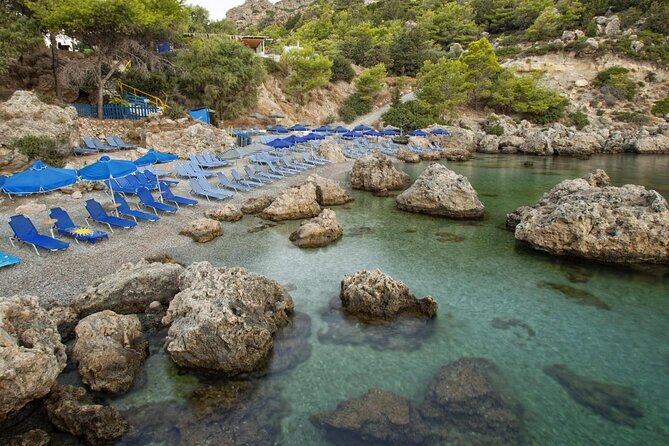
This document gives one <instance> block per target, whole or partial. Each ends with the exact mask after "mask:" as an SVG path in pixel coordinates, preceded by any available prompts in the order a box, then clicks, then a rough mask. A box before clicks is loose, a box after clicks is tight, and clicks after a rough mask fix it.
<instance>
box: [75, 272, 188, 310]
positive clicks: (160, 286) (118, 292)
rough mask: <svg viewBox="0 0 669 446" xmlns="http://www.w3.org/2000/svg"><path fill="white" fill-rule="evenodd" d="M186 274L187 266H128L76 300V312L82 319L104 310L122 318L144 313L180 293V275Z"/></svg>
mask: <svg viewBox="0 0 669 446" xmlns="http://www.w3.org/2000/svg"><path fill="white" fill-rule="evenodd" d="M183 270H184V268H183V266H181V265H178V264H176V263H158V262H148V261H146V260H140V261H139V262H137V263H135V264H133V263H126V264H124V265H122V266H121V268H120V269H119V270H118V271H117V272H115V273H114V274H110V275H109V276H106V277H103V278H102V279H101V280H100V282H99V283H97V284H96V285H95V286H92V287H89V288H88V289H87V290H86V291H85V292H84V293H82V294H80V295H79V296H77V297H75V298H74V300H73V302H72V308H74V309H75V310H76V311H77V312H78V313H79V316H80V317H85V316H88V315H89V314H93V313H97V312H100V311H103V310H112V311H114V312H115V313H118V314H136V313H143V312H144V310H146V308H148V306H149V305H150V304H151V302H153V301H158V302H160V303H162V304H167V303H168V302H169V301H170V300H171V299H172V298H173V297H174V295H175V294H177V293H178V292H179V275H180V274H181V273H182V271H183Z"/></svg>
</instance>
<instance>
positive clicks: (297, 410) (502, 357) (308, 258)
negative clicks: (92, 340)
mask: <svg viewBox="0 0 669 446" xmlns="http://www.w3.org/2000/svg"><path fill="white" fill-rule="evenodd" d="M526 160H528V161H531V162H532V163H534V166H533V167H523V161H526ZM426 166H427V164H425V163H422V164H419V165H405V166H404V168H406V170H407V172H409V173H410V174H411V176H412V177H413V178H415V177H416V176H417V175H418V174H419V173H420V172H421V171H422V170H423V169H424V168H425V167H426ZM448 166H449V168H451V169H453V170H455V171H456V172H458V173H461V174H464V175H466V176H467V177H468V178H469V179H470V181H471V183H472V184H473V185H474V187H475V188H476V189H477V190H478V192H479V194H480V196H481V200H482V201H483V202H484V204H485V205H486V210H487V214H486V218H485V220H484V221H481V222H471V223H468V222H460V221H450V220H445V219H438V218H432V217H428V216H421V215H417V214H410V213H404V212H400V211H398V210H396V209H395V206H394V198H392V197H389V198H379V197H374V196H373V195H371V194H369V193H363V192H357V191H355V192H353V195H354V197H355V199H356V201H355V202H354V203H351V204H350V205H347V206H344V207H336V208H335V211H336V212H337V216H338V219H339V221H340V222H341V223H342V225H343V226H344V228H345V236H344V237H343V238H342V239H341V240H340V241H339V242H338V243H336V244H335V245H333V246H330V247H327V248H323V249H317V250H300V249H298V248H295V247H294V246H293V245H292V244H291V243H290V242H289V241H288V235H289V234H290V233H291V232H292V231H293V230H294V229H295V228H296V227H297V226H298V225H299V222H288V223H284V224H280V225H278V226H276V227H273V228H269V229H266V230H264V231H261V232H258V233H255V234H248V230H249V229H251V228H253V227H256V226H258V225H259V224H260V223H261V221H260V220H259V219H256V218H248V217H246V218H245V219H244V220H242V221H241V222H239V223H235V224H228V225H226V226H225V230H226V234H225V235H224V237H222V238H221V239H219V240H218V241H217V242H213V243H210V244H208V245H205V246H203V247H201V248H200V247H198V249H197V250H192V251H188V252H176V253H173V255H174V256H175V257H176V258H177V259H178V260H180V261H183V262H185V263H189V262H191V261H195V260H208V261H210V262H212V263H213V264H215V265H230V266H233V265H234V266H242V267H245V268H247V269H249V270H252V271H256V272H259V273H262V274H265V275H267V276H269V277H271V278H274V279H276V280H278V281H279V282H281V283H283V284H284V285H287V286H288V288H289V290H290V293H291V295H292V296H293V299H294V300H295V307H296V309H297V310H299V311H301V312H303V313H306V314H308V315H309V316H311V322H312V326H311V334H310V336H309V343H310V344H311V355H310V356H309V358H308V359H307V360H306V361H305V362H303V363H301V364H299V365H298V366H297V367H296V368H294V369H292V370H288V371H286V372H283V373H279V374H275V375H270V376H268V377H265V378H262V379H261V381H262V383H261V385H262V387H263V388H266V389H268V388H271V389H275V390H277V391H278V392H280V395H281V397H282V399H283V400H285V403H286V405H285V406H282V408H281V412H282V415H285V416H283V418H282V420H281V425H280V428H281V433H280V437H279V441H280V443H281V444H286V445H294V444H326V441H325V437H324V436H323V434H322V433H321V432H320V431H318V430H317V429H315V428H314V427H313V426H312V425H311V423H310V422H309V416H310V415H313V414H315V413H318V412H321V411H324V410H331V409H333V408H334V407H335V406H336V404H337V403H338V402H340V401H342V400H344V399H349V398H355V397H358V396H360V395H362V394H364V393H366V392H367V390H368V389H369V388H372V387H378V388H382V389H387V390H391V391H394V392H396V393H399V394H401V395H404V396H407V397H410V398H414V399H416V400H418V399H420V398H421V397H422V393H423V391H424V388H425V386H426V384H427V383H428V382H429V380H430V379H431V377H432V375H433V374H434V373H435V372H436V370H437V369H438V368H439V367H440V366H441V365H443V364H445V363H447V362H449V361H452V360H456V359H458V358H460V357H463V356H479V357H485V358H489V359H491V360H492V361H494V362H495V363H496V364H497V365H498V366H499V368H500V369H501V371H502V373H503V374H504V375H505V376H506V377H507V378H508V380H509V381H510V384H511V386H512V387H513V389H514V391H515V393H516V395H517V396H518V398H519V399H520V401H521V403H522V404H523V406H524V435H525V438H526V440H527V443H528V444H536V445H546V444H561V445H639V444H644V445H661V444H666V439H667V438H669V410H668V409H669V342H668V341H669V330H668V329H669V278H668V277H667V275H662V274H658V273H657V272H656V271H655V272H653V273H648V272H635V271H632V270H629V269H622V268H617V267H609V266H600V265H595V264H591V263H580V262H575V261H572V260H565V259H556V258H552V257H549V256H546V255H542V254H538V253H535V252H532V251H529V250H527V249H526V248H523V247H519V246H517V244H516V243H515V241H514V238H513V235H512V233H510V232H507V231H504V230H503V229H500V226H501V225H503V223H504V217H505V214H506V213H507V212H510V211H511V210H513V209H515V208H516V207H517V206H519V205H523V204H532V203H534V202H535V201H536V200H537V199H538V198H539V197H540V196H541V194H542V193H544V192H545V191H547V190H549V189H550V188H551V187H552V186H554V185H555V184H556V183H558V182H559V181H561V180H563V179H566V178H574V177H577V176H581V175H583V174H585V173H587V172H588V171H590V170H592V169H594V168H604V169H605V170H606V171H607V172H608V174H609V175H610V176H611V178H612V180H613V182H614V184H616V185H620V184H625V183H637V184H643V185H645V186H646V187H649V188H654V189H656V190H658V191H659V192H660V193H661V194H663V195H664V196H665V197H668V196H669V157H653V156H648V157H633V156H607V157H598V158H592V159H591V160H587V161H582V160H575V159H567V158H546V159H542V158H521V157H515V156H508V157H503V156H501V157H485V158H481V159H477V160H475V161H470V162H467V163H461V164H456V163H448ZM437 233H440V234H441V236H435V234H437ZM443 233H446V234H443ZM363 268H380V269H381V270H383V271H385V272H387V273H388V274H390V275H391V276H393V277H394V278H396V279H400V280H402V281H404V282H405V283H407V285H408V286H409V287H410V288H411V290H412V291H413V292H414V293H415V294H416V295H417V296H419V297H422V296H424V295H427V294H430V295H432V296H434V297H435V298H436V299H437V301H438V302H439V315H438V318H437V320H436V321H435V323H434V327H433V329H434V330H433V334H432V335H431V336H430V337H429V338H428V339H426V340H425V341H424V342H422V344H421V345H422V346H421V348H419V349H410V350H409V351H397V350H388V351H379V350H378V349H374V348H371V347H370V346H369V345H341V344H334V343H330V342H325V341H323V342H321V341H319V334H321V335H322V334H323V333H326V332H328V330H329V329H330V327H328V324H327V322H326V321H324V320H323V318H322V317H321V315H322V313H323V311H324V310H325V309H326V308H327V307H328V302H329V301H330V300H331V299H332V298H334V297H336V296H337V295H338V291H339V283H340V281H341V279H342V277H343V276H344V275H346V274H350V273H352V272H355V271H357V270H359V269H363ZM575 273H576V274H577V275H578V276H579V277H580V278H581V280H584V279H585V280H587V281H586V282H580V283H574V282H572V281H570V279H569V276H570V274H571V276H572V278H573V276H574V274H575ZM541 282H549V283H554V284H560V285H569V286H572V287H574V288H577V289H579V290H583V291H586V292H589V293H591V294H592V295H594V296H596V297H597V298H599V299H601V301H603V302H604V303H605V304H606V305H608V306H609V307H610V310H604V309H601V308H598V307H597V306H591V305H582V304H580V303H579V302H578V301H576V300H574V299H569V298H567V297H566V296H565V295H564V294H562V293H561V292H560V291H558V290H555V289H551V288H546V287H539V286H538V285H539V284H540V283H541ZM495 318H501V319H519V320H521V321H522V322H524V323H525V324H527V325H528V326H529V327H531V329H532V330H533V331H534V332H535V335H534V336H530V335H529V334H528V331H527V330H526V329H524V328H522V327H515V328H511V329H508V330H502V329H499V328H494V327H493V326H491V321H492V320H493V319H495ZM351 330H353V328H351ZM153 353H154V354H153V355H152V356H151V357H150V358H149V360H148V361H147V364H146V367H145V368H146V373H147V384H146V385H145V386H144V387H142V388H141V389H140V390H138V391H136V392H134V393H131V394H129V395H126V396H124V397H121V398H119V399H117V400H115V401H114V402H113V404H114V405H116V406H117V407H119V408H120V409H122V410H124V411H127V413H132V412H133V410H135V409H136V408H137V407H140V406H142V405H143V404H147V403H151V404H159V405H165V406H166V407H167V405H168V404H169V403H170V402H175V401H176V402H181V403H183V402H184V401H185V400H186V399H188V398H189V396H190V395H191V393H192V392H193V391H194V390H195V389H198V388H199V387H201V386H202V385H203V384H202V382H201V381H198V378H196V377H193V376H189V375H184V374H180V373H178V372H177V371H176V370H175V369H174V367H173V366H171V365H170V363H169V361H168V360H167V359H166V357H165V355H164V354H163V353H161V351H160V349H155V350H154V352H153ZM555 363H560V364H566V365H567V366H569V367H570V368H571V369H572V370H574V371H575V372H576V373H578V374H580V375H585V376H588V377H591V378H594V379H597V380H600V381H605V382H612V383H618V384H622V385H627V386H631V387H633V388H634V389H635V390H636V392H637V395H638V397H639V399H640V401H641V404H642V408H643V411H644V417H643V418H641V419H640V420H639V422H638V425H637V426H636V427H635V428H631V427H627V426H621V425H617V424H614V423H612V422H611V421H608V420H606V419H604V418H602V417H600V416H598V415H596V414H594V413H592V412H590V411H588V410H587V409H586V408H584V407H582V406H580V405H578V404H577V403H576V402H574V401H573V400H572V399H571V398H570V397H569V395H568V394H567V393H566V392H565V391H564V389H563V388H562V387H560V386H559V385H558V384H557V383H556V382H555V381H554V380H552V379H551V378H550V377H549V376H548V375H546V374H545V373H544V372H543V370H542V369H543V368H544V367H545V366H547V365H549V364H555ZM183 410H184V411H188V410H190V409H188V408H184V409H183ZM130 418H131V421H132V416H131V417H130ZM249 421H250V422H256V421H255V420H249ZM174 441H175V440H174V438H170V437H166V438H163V441H162V442H161V443H163V444H171V443H172V442H174ZM212 441H215V438H212ZM211 444H217V443H215V442H213V443H211Z"/></svg>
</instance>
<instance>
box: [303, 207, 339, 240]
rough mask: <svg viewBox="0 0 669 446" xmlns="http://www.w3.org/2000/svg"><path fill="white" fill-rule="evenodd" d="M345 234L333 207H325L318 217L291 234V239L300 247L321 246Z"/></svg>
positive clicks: (306, 222)
mask: <svg viewBox="0 0 669 446" xmlns="http://www.w3.org/2000/svg"><path fill="white" fill-rule="evenodd" d="M343 234H344V229H343V228H342V227H341V225H340V224H339V222H338V221H337V216H336V215H335V213H334V211H333V210H331V209H323V211H322V212H321V213H320V214H319V215H318V217H316V218H312V219H311V220H308V221H305V222H304V223H302V224H301V225H300V227H299V228H298V229H297V231H295V232H293V233H292V234H290V241H291V242H293V244H294V245H295V246H298V247H300V248H319V247H322V246H327V245H329V244H331V243H334V242H336V241H337V240H339V239H340V238H341V236H342V235H343Z"/></svg>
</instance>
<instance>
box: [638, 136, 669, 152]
mask: <svg viewBox="0 0 669 446" xmlns="http://www.w3.org/2000/svg"><path fill="white" fill-rule="evenodd" d="M630 149H631V151H632V152H635V153H644V154H645V153H669V135H664V134H661V133H657V134H647V135H646V134H643V133H642V134H641V135H640V136H639V137H637V138H636V139H633V140H632V141H631V143H630Z"/></svg>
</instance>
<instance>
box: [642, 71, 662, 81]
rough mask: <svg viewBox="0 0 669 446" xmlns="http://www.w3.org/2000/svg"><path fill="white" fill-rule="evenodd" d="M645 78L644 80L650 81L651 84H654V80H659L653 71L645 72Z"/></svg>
mask: <svg viewBox="0 0 669 446" xmlns="http://www.w3.org/2000/svg"><path fill="white" fill-rule="evenodd" d="M645 79H646V82H650V83H651V84H654V83H655V82H657V81H658V80H659V79H658V77H657V73H656V72H654V71H649V72H648V73H646V78H645Z"/></svg>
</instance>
